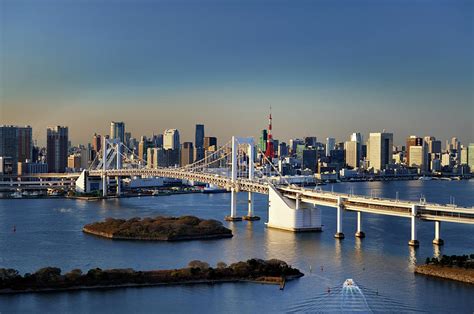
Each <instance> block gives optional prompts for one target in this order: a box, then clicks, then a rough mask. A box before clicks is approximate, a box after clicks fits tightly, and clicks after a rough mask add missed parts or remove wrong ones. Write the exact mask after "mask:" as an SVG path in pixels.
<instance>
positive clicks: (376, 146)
mask: <svg viewBox="0 0 474 314" xmlns="http://www.w3.org/2000/svg"><path fill="white" fill-rule="evenodd" d="M392 154H393V133H385V132H384V133H370V135H369V142H368V155H369V166H370V167H372V168H374V170H375V171H380V170H383V169H385V168H386V166H387V165H389V164H391V163H392Z"/></svg>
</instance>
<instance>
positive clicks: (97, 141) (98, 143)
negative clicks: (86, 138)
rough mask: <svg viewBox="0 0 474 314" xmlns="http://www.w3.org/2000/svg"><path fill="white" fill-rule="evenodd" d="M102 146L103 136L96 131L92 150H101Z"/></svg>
mask: <svg viewBox="0 0 474 314" xmlns="http://www.w3.org/2000/svg"><path fill="white" fill-rule="evenodd" d="M101 147H102V136H100V135H99V134H96V133H94V136H93V137H92V150H94V151H95V152H99V151H100V148H101Z"/></svg>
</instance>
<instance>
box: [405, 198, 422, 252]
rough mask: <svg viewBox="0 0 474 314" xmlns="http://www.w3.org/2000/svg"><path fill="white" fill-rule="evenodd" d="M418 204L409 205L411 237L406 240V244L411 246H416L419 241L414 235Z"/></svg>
mask: <svg viewBox="0 0 474 314" xmlns="http://www.w3.org/2000/svg"><path fill="white" fill-rule="evenodd" d="M417 209H418V206H417V205H415V204H413V205H411V239H410V241H408V245H410V246H413V247H418V246H419V245H420V242H418V239H417V236H416V215H417Z"/></svg>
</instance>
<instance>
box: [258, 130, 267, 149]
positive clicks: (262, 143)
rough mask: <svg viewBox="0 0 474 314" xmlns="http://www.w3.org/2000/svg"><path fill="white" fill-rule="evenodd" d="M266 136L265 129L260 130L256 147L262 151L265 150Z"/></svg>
mask: <svg viewBox="0 0 474 314" xmlns="http://www.w3.org/2000/svg"><path fill="white" fill-rule="evenodd" d="M267 137H268V132H267V130H262V132H261V133H260V137H259V139H258V148H259V150H260V151H262V152H266V151H267Z"/></svg>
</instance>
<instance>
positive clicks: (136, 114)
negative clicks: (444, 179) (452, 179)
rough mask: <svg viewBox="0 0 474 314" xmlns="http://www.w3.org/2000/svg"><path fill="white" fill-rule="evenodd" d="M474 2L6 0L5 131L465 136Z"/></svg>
mask: <svg viewBox="0 0 474 314" xmlns="http://www.w3.org/2000/svg"><path fill="white" fill-rule="evenodd" d="M473 38H474V2H473V1H456V0H450V1H435V0H433V1H428V0H413V1H404V0H399V1H395V0H376V1H375V0H374V1H364V0H361V1H356V0H345V1H341V0H332V1H317V0H314V1H302V0H288V1H280V0H274V1H269V0H265V1H246V0H241V1H232V0H220V1H207V0H201V1H191V0H188V1H183V0H173V1H159V0H155V1H152V0H133V1H132V0H43V1H37V0H0V124H18V125H25V124H29V125H31V126H32V127H33V136H34V138H35V139H37V140H38V143H39V144H44V143H45V137H46V127H47V126H49V125H66V126H69V134H70V139H71V140H72V142H73V144H79V143H87V142H90V141H91V137H92V135H93V134H94V133H95V132H97V133H101V134H108V132H109V127H110V121H112V120H114V121H124V122H125V124H126V131H130V132H132V136H134V137H137V138H139V137H140V136H141V135H151V134H153V133H155V134H157V133H161V132H163V130H164V129H167V128H177V129H179V130H180V133H181V138H182V140H192V139H193V137H194V125H195V124H197V123H203V124H205V126H206V136H217V137H218V138H219V139H221V140H222V141H221V142H224V141H226V139H228V138H229V137H230V136H232V135H237V136H258V133H259V131H260V130H262V129H264V128H266V126H267V116H268V111H269V107H270V106H271V107H272V113H273V134H274V138H277V139H280V140H283V141H287V140H288V139H289V138H294V137H300V138H301V137H304V136H317V137H318V139H324V138H326V137H328V136H331V137H336V138H337V140H339V141H344V140H347V139H349V135H350V134H351V133H353V132H362V133H363V134H365V135H367V134H368V133H369V132H381V131H383V130H384V129H385V130H386V131H388V132H393V133H394V141H395V143H398V144H402V143H403V142H404V141H405V138H406V137H407V136H409V135H411V134H415V135H418V136H425V135H432V136H436V137H437V138H440V139H442V140H445V139H448V138H451V137H453V136H456V137H458V138H459V139H461V141H462V142H464V143H467V142H474V122H473V121H474V57H473V56H474V44H473Z"/></svg>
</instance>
